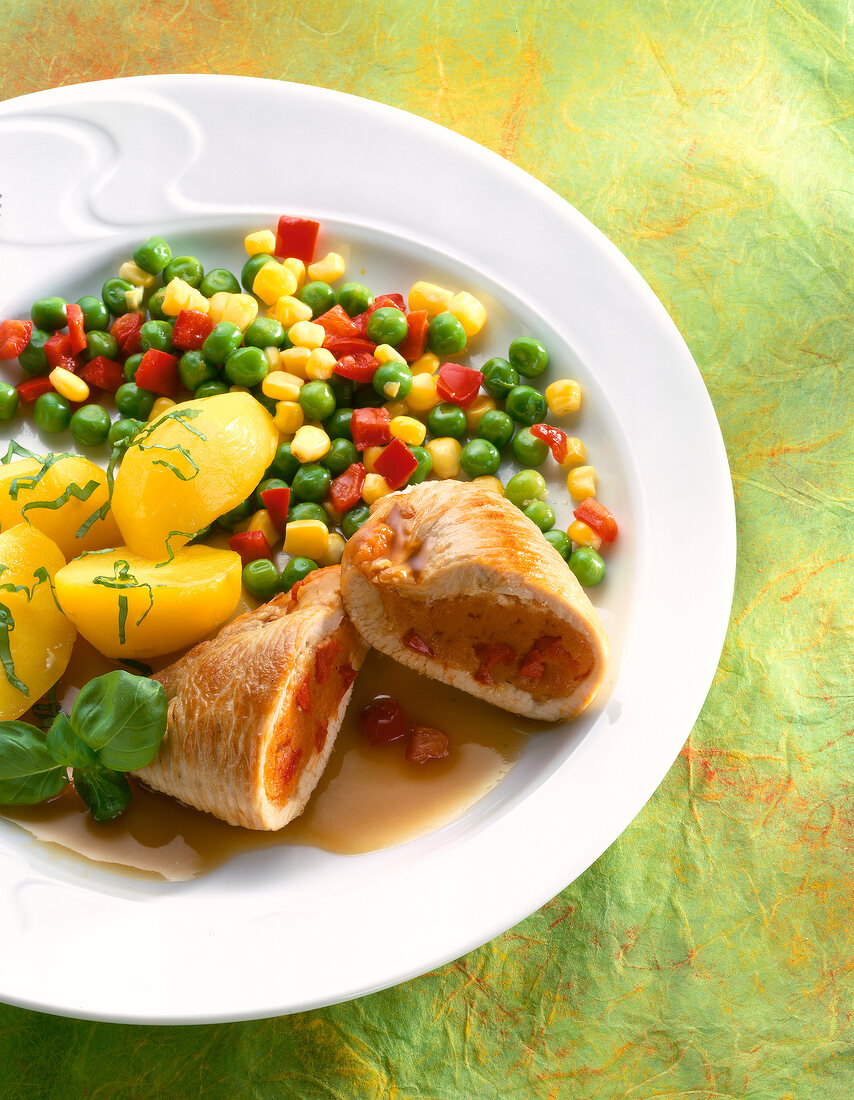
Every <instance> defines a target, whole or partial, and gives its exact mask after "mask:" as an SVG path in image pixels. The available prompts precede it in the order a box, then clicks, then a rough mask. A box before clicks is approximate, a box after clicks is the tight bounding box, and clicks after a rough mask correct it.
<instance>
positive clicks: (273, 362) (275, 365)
mask: <svg viewBox="0 0 854 1100" xmlns="http://www.w3.org/2000/svg"><path fill="white" fill-rule="evenodd" d="M264 356H265V358H266V360H267V369H268V370H270V371H274V370H278V369H279V349H278V348H277V347H276V345H275V344H273V345H271V346H270V347H269V348H264Z"/></svg>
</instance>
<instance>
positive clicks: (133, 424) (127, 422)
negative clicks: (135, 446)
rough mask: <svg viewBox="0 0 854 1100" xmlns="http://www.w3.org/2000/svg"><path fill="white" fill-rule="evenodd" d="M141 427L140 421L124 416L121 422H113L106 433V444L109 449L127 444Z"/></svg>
mask: <svg viewBox="0 0 854 1100" xmlns="http://www.w3.org/2000/svg"><path fill="white" fill-rule="evenodd" d="M141 427H142V421H141V420H137V419H135V418H134V417H132V416H126V417H124V418H123V419H122V420H115V421H113V423H112V424H111V425H110V430H109V431H108V432H107V442H108V443H109V445H110V446H111V447H115V446H118V445H119V444H124V443H129V442H130V440H132V439H133V437H134V436H135V435H136V434H137V432H138V431H139V430H140V428H141Z"/></svg>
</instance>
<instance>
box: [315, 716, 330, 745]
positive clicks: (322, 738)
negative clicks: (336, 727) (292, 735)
mask: <svg viewBox="0 0 854 1100" xmlns="http://www.w3.org/2000/svg"><path fill="white" fill-rule="evenodd" d="M328 733H329V725H328V723H326V722H323V723H319V724H318V726H317V729H316V730H315V731H314V747H315V748H316V749H317V751H318V752H323V749H324V746H325V745H326V737H327V735H328Z"/></svg>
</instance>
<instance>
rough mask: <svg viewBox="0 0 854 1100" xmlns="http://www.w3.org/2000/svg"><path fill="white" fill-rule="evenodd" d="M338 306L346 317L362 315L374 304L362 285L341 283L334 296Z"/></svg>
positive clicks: (371, 295) (368, 292) (369, 293)
mask: <svg viewBox="0 0 854 1100" xmlns="http://www.w3.org/2000/svg"><path fill="white" fill-rule="evenodd" d="M336 300H337V302H338V305H339V306H341V308H342V309H343V310H344V312H345V313H346V314H347V316H348V317H355V316H356V314H357V313H364V312H365V310H366V309H368V308H369V307H370V306H372V305H373V304H374V296H373V294H371V292H370V291H369V290H368V288H367V287H366V286H365V285H364V284H363V283H352V282H351V283H342V284H341V286H340V287H339V288H338V293H337V295H336Z"/></svg>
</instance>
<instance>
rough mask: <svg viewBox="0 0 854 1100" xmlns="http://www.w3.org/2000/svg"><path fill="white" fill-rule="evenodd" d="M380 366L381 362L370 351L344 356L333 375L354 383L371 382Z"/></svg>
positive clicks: (336, 365)
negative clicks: (338, 375)
mask: <svg viewBox="0 0 854 1100" xmlns="http://www.w3.org/2000/svg"><path fill="white" fill-rule="evenodd" d="M365 342H366V343H367V341H365ZM379 365H380V364H379V360H378V359H375V358H374V357H373V355H371V353H370V352H369V351H359V352H356V354H355V355H342V356H341V358H340V359H339V360H338V362H337V363H336V364H335V366H334V367H333V368H332V373H333V374H340V375H341V377H342V378H350V379H352V380H353V381H354V382H370V380H371V379H372V378H373V377H374V371H375V370H376V369H377V367H378V366H379Z"/></svg>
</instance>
